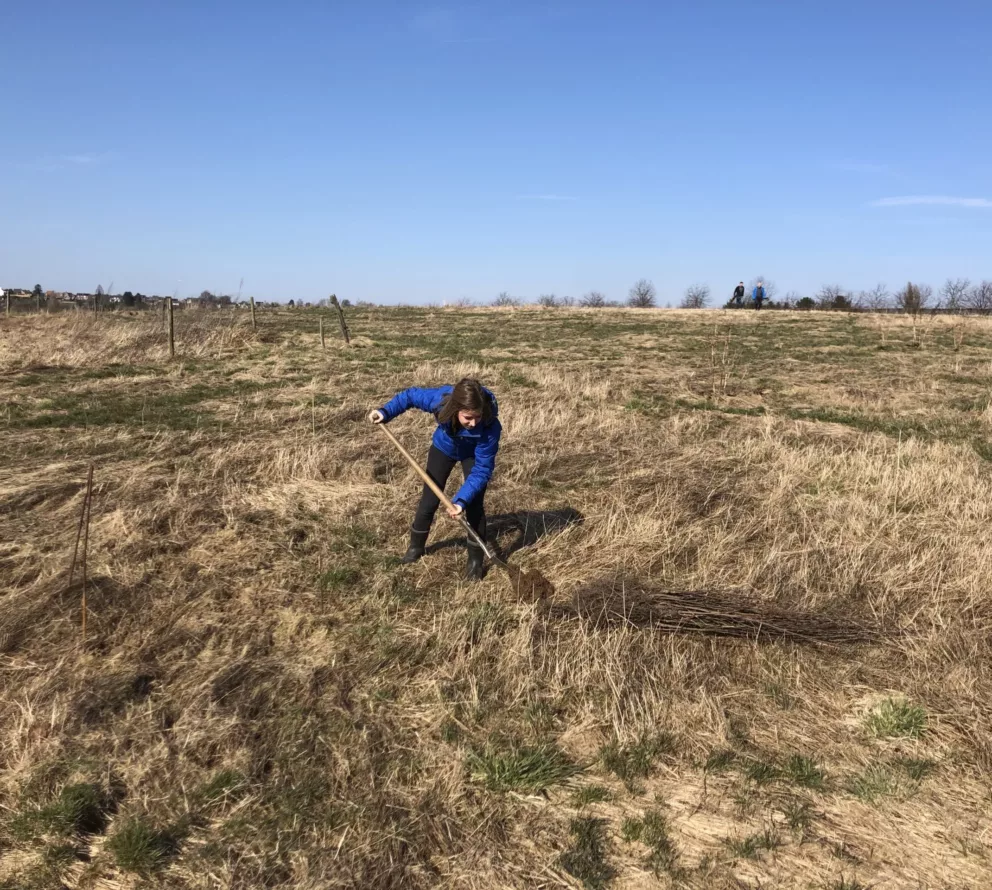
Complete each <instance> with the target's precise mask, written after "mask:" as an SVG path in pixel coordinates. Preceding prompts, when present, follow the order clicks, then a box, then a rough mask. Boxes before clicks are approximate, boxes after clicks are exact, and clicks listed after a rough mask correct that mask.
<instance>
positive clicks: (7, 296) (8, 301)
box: [4, 291, 10, 315]
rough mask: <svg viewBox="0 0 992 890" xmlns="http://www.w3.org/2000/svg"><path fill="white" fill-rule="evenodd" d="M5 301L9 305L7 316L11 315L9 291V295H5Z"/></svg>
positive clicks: (8, 292) (8, 293)
mask: <svg viewBox="0 0 992 890" xmlns="http://www.w3.org/2000/svg"><path fill="white" fill-rule="evenodd" d="M4 300H5V301H6V303H7V309H6V313H7V315H10V291H7V293H5V294H4Z"/></svg>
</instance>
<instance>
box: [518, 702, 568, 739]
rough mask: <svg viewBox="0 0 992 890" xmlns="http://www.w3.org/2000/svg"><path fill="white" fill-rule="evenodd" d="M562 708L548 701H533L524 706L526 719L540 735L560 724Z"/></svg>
mask: <svg viewBox="0 0 992 890" xmlns="http://www.w3.org/2000/svg"><path fill="white" fill-rule="evenodd" d="M560 713H561V712H560V710H559V709H558V708H556V707H555V706H554V705H553V704H551V703H550V702H547V701H533V702H530V704H528V705H527V706H526V707H525V708H524V720H526V721H527V725H528V726H530V728H531V729H532V730H533V731H534V732H536V733H537V734H538V735H543V734H545V733H548V732H551V731H552V730H553V729H554V728H555V726H556V725H557V724H558V718H559V715H560Z"/></svg>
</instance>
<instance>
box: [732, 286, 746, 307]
mask: <svg viewBox="0 0 992 890" xmlns="http://www.w3.org/2000/svg"><path fill="white" fill-rule="evenodd" d="M734 302H735V303H736V304H737V305H738V306H743V305H744V282H743V281H742V282H741V283H740V284H738V285H737V287H735V288H734Z"/></svg>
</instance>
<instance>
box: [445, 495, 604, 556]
mask: <svg viewBox="0 0 992 890" xmlns="http://www.w3.org/2000/svg"><path fill="white" fill-rule="evenodd" d="M584 519H585V517H584V516H583V515H582V514H581V513H580V512H579V511H578V510H574V509H572V508H571V507H562V508H560V509H558V510H518V511H517V512H516V513H500V514H499V515H498V516H488V517H486V543H487V544H492V545H493V546H494V547H495V548H496V555H497V556H498V557H499V558H500V559H502V560H504V561H505V560H506V559H508V558H509V557H510V556H512V555H513V554H514V553H516V552H517V551H518V550H522V549H523V548H524V547H531V546H533V545H534V544H536V543H537V542H538V541H540V540H541V538H544V537H546V536H547V535H558V534H561V533H562V532H564V531H565V530H566V529H569V528H571V527H572V526H573V525H581V524H582V522H583V520H584ZM464 546H465V537H464V535H459V536H458V537H455V538H446V539H445V540H443V541H438V542H437V543H435V544H431V545H430V546H429V547H428V548H427V551H426V552H427V553H429V554H430V553H437V552H438V551H439V550H446V549H448V548H449V547H464Z"/></svg>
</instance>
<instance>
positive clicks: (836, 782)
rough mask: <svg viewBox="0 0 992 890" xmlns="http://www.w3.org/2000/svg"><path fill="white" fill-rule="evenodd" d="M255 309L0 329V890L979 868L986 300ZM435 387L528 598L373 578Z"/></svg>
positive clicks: (397, 573)
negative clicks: (486, 483)
mask: <svg viewBox="0 0 992 890" xmlns="http://www.w3.org/2000/svg"><path fill="white" fill-rule="evenodd" d="M259 315H260V330H259V332H258V334H257V335H252V334H251V333H250V332H249V331H246V330H244V325H243V324H242V322H241V320H240V319H239V320H236V321H235V322H234V324H233V325H232V321H231V317H230V316H224V315H221V314H217V315H216V316H210V315H204V316H202V317H196V318H194V317H193V316H190V317H188V318H185V317H184V318H182V319H181V323H182V325H185V327H180V329H179V339H180V354H181V356H182V357H181V359H180V360H178V361H176V362H175V363H170V362H169V361H168V359H167V355H166V352H167V346H166V345H165V343H164V337H163V336H162V331H161V330H159V329H158V327H157V325H158V322H156V320H155V319H150V318H134V319H128V318H121V319H116V318H113V317H110V316H101V317H99V319H97V320H95V321H94V320H92V319H86V318H80V319H73V318H64V317H51V318H48V317H45V318H34V319H32V318H23V319H22V318H18V319H13V320H12V321H11V322H10V323H6V322H5V323H4V326H3V327H2V328H0V373H2V374H3V377H4V383H5V387H6V388H5V392H7V393H8V394H9V395H8V396H7V399H6V402H5V404H4V405H3V407H2V408H0V429H2V430H3V435H4V441H5V444H6V445H7V448H6V452H5V453H6V460H5V463H4V466H3V467H2V468H0V886H4V885H6V886H12V887H14V886H16V887H20V886H23V885H24V884H25V882H26V881H27V880H28V879H30V880H31V881H34V882H35V884H36V885H37V886H59V885H64V886H70V887H76V886H79V887H84V886H101V885H103V886H122V885H127V883H128V882H132V883H133V882H135V881H137V880H147V881H149V882H150V883H152V884H155V885H158V886H164V887H184V888H185V887H202V888H207V887H217V886H221V887H232V888H233V887H253V888H254V887H295V888H315V887H397V888H398V887H404V888H406V887H415V888H416V887H425V888H426V887H436V886H451V887H454V886H459V887H478V888H483V887H485V888H488V887H492V886H506V887H521V888H523V887H532V886H538V885H541V884H547V883H549V882H558V883H564V882H566V881H586V883H587V885H591V884H590V882H593V883H596V882H598V883H600V884H602V885H603V886H617V887H620V886H634V885H637V884H638V882H640V883H644V884H645V885H647V882H657V881H662V882H664V881H668V882H676V881H677V882H678V883H679V884H680V885H682V886H690V887H699V888H703V887H717V886H728V887H730V886H740V885H741V884H744V885H751V886H757V885H758V884H759V883H760V884H761V885H762V886H767V887H775V886H778V887H790V886H795V885H796V883H797V882H801V881H806V882H809V883H812V884H814V885H821V886H830V885H831V882H833V883H836V882H837V880H838V879H839V878H840V876H841V875H842V874H843V875H846V876H847V878H850V879H851V880H854V879H856V880H858V881H860V882H862V883H863V884H878V885H891V886H916V885H917V884H922V885H929V886H961V887H966V886H967V887H974V886H983V885H985V884H986V883H988V880H989V877H990V866H989V862H990V861H992V860H990V858H989V855H990V852H992V851H990V850H989V848H988V844H987V841H986V837H987V836H988V833H989V831H990V829H992V824H990V821H989V814H988V811H987V807H986V806H985V802H986V798H987V789H986V787H985V782H984V776H985V774H986V773H987V771H988V769H989V766H990V764H992V737H990V736H989V733H988V729H987V727H988V726H989V725H990V718H992V687H990V684H989V678H988V676H987V671H985V670H984V667H983V666H984V665H985V663H986V662H987V661H988V657H989V654H990V652H989V643H988V640H989V633H988V631H989V628H990V626H992V610H990V608H989V606H988V598H987V596H986V586H987V583H986V582H987V578H988V576H989V573H990V570H992V554H990V551H989V549H988V548H987V547H986V546H985V540H986V537H987V528H988V525H989V520H990V519H992V516H990V510H992V508H990V506H989V504H990V503H992V476H990V473H989V470H988V466H989V465H988V463H987V462H986V461H987V452H986V451H983V448H984V446H983V442H984V441H985V440H986V439H987V429H988V426H987V416H986V414H987V412H986V406H987V387H988V368H989V366H990V361H992V349H990V347H989V346H988V345H987V344H988V343H989V342H990V341H989V340H988V337H987V333H988V331H987V328H988V325H987V324H985V323H984V322H982V321H980V320H976V321H975V322H974V323H973V324H971V325H969V328H968V330H967V332H966V333H965V334H964V335H962V334H961V332H960V330H956V329H954V328H952V327H949V326H946V325H943V324H942V322H941V320H940V319H938V320H937V321H935V322H934V323H933V325H932V327H931V328H930V329H928V331H927V336H926V342H925V348H923V349H921V348H920V346H919V338H918V337H917V340H916V341H915V342H914V339H913V331H912V329H911V328H910V327H909V326H908V325H907V324H906V321H905V320H904V319H888V318H886V319H879V320H870V321H866V320H861V319H858V318H854V317H848V316H841V315H838V316H833V315H829V314H823V315H817V316H809V315H799V314H796V315H792V314H777V315H776V314H769V315H768V316H767V317H766V316H765V315H764V314H762V316H761V317H760V318H756V317H755V315H757V314H756V313H755V314H750V315H746V316H745V314H744V313H726V314H722V315H721V316H720V323H719V326H718V328H717V329H716V330H714V327H713V324H712V323H711V321H710V320H709V319H710V316H709V315H706V314H699V313H697V314H693V313H681V312H669V313H651V312H647V313H636V312H622V311H615V312H614V311H602V312H595V311H583V312H570V311H567V310H556V311H555V312H554V314H553V319H552V316H551V315H549V314H547V313H541V312H538V311H527V312H514V313H501V314H499V326H498V329H497V330H496V331H495V332H494V330H493V328H492V326H491V319H492V318H493V317H494V315H493V313H491V312H489V311H486V310H464V311H450V312H449V311H444V312H433V313H431V312H421V311H419V310H401V309H396V310H383V309H376V310H368V311H356V312H354V313H352V314H350V315H349V324H350V325H351V327H352V331H353V334H354V335H355V337H356V340H357V339H358V338H361V340H362V342H363V343H364V344H365V346H364V348H363V349H351V350H348V349H344V348H340V349H327V350H323V351H322V350H320V349H319V343H318V341H317V325H316V316H315V315H313V314H307V313H302V312H301V313H289V312H282V313H277V314H274V315H269V314H264V313H260V314H259ZM704 316H705V317H704ZM552 322H553V323H554V324H555V325H556V330H557V332H558V335H557V336H556V337H555V338H554V340H553V341H552V340H549V338H548V337H547V336H546V331H547V326H548V324H550V323H552ZM714 338H715V339H714ZM818 347H823V348H818ZM715 354H718V355H720V356H723V355H726V356H728V357H732V359H733V361H730V360H729V359H728V361H726V362H723V361H720V362H719V363H717V364H718V365H719V366H718V367H717V366H715V365H714V359H713V356H714V355H715ZM952 355H953V358H952V357H951V356H952ZM467 373H471V374H475V375H477V376H480V377H482V379H483V380H485V381H486V382H487V383H489V384H490V385H492V386H493V388H494V389H495V390H496V392H497V393H498V395H499V397H500V404H501V414H502V417H503V421H504V426H505V429H506V434H505V440H504V443H503V446H502V447H501V451H500V457H499V462H498V467H499V469H498V473H497V477H496V480H495V482H494V484H493V486H492V488H491V491H490V493H489V495H488V497H487V506H488V510H489V513H490V522H489V527H490V532H491V535H492V537H493V543H494V544H495V545H496V546H497V549H498V550H499V551H500V553H501V554H503V555H507V556H509V557H510V560H511V563H512V564H513V565H515V566H519V568H520V569H521V570H522V571H525V572H535V571H539V572H541V573H543V574H544V575H546V576H547V577H548V578H549V579H550V580H552V581H553V582H554V584H555V586H556V587H557V591H558V592H557V595H556V599H555V603H557V605H556V606H554V607H553V608H552V609H551V610H548V609H545V608H542V607H540V605H539V604H535V603H528V602H522V601H519V600H518V597H517V596H516V595H515V592H514V590H513V588H512V585H511V584H510V583H508V580H507V578H506V577H505V575H504V574H503V573H499V572H490V573H489V574H488V576H487V578H486V580H485V581H484V582H482V583H481V584H478V585H466V584H464V583H462V582H461V581H460V580H459V575H460V570H461V568H462V560H463V551H462V550H461V535H459V534H458V533H457V530H456V528H455V527H454V526H452V525H449V524H447V522H446V521H445V520H444V519H443V518H439V519H438V524H437V526H436V528H435V531H434V534H433V535H432V541H431V552H430V554H429V555H428V556H427V558H426V559H424V560H422V561H421V562H420V563H418V564H417V565H415V566H412V567H399V566H398V565H397V564H396V563H397V560H396V558H395V557H396V555H397V554H398V553H399V552H401V550H402V548H403V545H404V536H405V534H406V530H407V527H408V523H409V515H410V512H411V511H412V509H413V505H414V502H415V500H416V496H417V492H418V489H419V483H418V480H417V479H416V478H415V476H414V474H413V473H412V471H411V470H409V469H408V468H407V467H406V466H404V465H403V464H402V463H401V462H400V461H398V460H397V457H396V455H394V454H393V453H391V450H390V448H389V446H388V443H383V442H380V441H379V440H378V438H377V437H375V436H373V435H372V433H371V431H370V430H369V429H368V428H367V427H366V426H365V425H364V424H363V421H362V418H363V416H364V414H365V411H366V410H367V408H368V407H369V406H371V405H375V404H380V403H381V402H382V401H383V400H384V399H385V398H387V397H388V396H390V395H391V394H392V393H393V392H395V391H396V390H397V389H399V388H400V387H402V386H404V385H408V384H413V383H419V384H424V385H427V384H433V383H437V382H442V381H447V380H451V379H455V378H457V377H459V376H463V375H464V374H467ZM714 375H716V376H714ZM714 380H717V384H716V385H714ZM935 382H936V383H937V384H939V385H936V384H935ZM931 384H934V385H931ZM983 399H984V400H983ZM393 430H394V431H395V432H396V434H397V436H398V437H399V438H400V440H401V441H402V442H403V444H404V445H405V447H407V448H408V449H411V450H412V452H413V453H414V454H415V455H418V456H421V455H423V454H424V453H425V452H426V448H427V442H428V439H429V434H430V422H429V420H428V419H426V418H423V417H417V416H408V417H404V418H403V419H402V420H401V421H399V422H397V423H396V424H395V425H394V426H393ZM91 461H92V462H94V463H95V466H96V470H95V476H94V492H93V506H92V522H91V528H90V539H89V553H88V563H87V565H88V588H87V591H86V596H87V604H88V611H89V619H88V626H87V637H86V640H85V643H84V642H83V641H82V639H81V637H80V628H79V616H80V603H81V597H82V593H83V591H82V589H81V584H80V582H79V581H78V580H76V581H74V583H73V585H72V587H71V588H70V587H69V585H68V570H69V565H70V561H71V551H72V544H73V540H74V534H75V528H76V523H77V522H78V517H79V511H80V507H81V501H82V498H83V496H84V490H83V485H84V481H85V476H86V468H87V467H88V466H89V463H90V462H91ZM604 578H605V579H611V580H610V581H609V582H605V583H604V582H603V580H602V579H604ZM612 579H622V582H621V581H614V580H612ZM675 591H689V593H687V594H679V595H677V596H676V595H675V594H674V592H675ZM711 591H712V592H717V591H723V592H727V591H747V594H746V596H745V595H743V594H736V595H733V596H728V595H727V594H726V593H724V594H722V595H721V596H720V597H717V596H715V595H714V594H711V593H710V592H711ZM659 628H662V629H664V630H665V631H667V632H664V633H659V632H657V630H658V629H659ZM881 628H884V629H885V631H884V633H883V632H876V629H881ZM810 639H814V640H818V641H821V642H822V641H827V642H831V643H832V645H826V646H824V645H815V646H810V645H807V643H808V641H809V640H810ZM80 789H88V790H86V791H81V790H80ZM94 801H95V802H97V804H98V806H97V808H96V809H94V808H93V807H92V806H90V805H91V804H92V803H93V802H94ZM93 813H99V819H96V818H94V819H90V818H89V816H91V815H93ZM87 814H89V815H87ZM625 826H626V828H625ZM625 835H626V837H625ZM766 841H767V843H766ZM773 841H774V843H772V842H773ZM773 847H774V849H773ZM25 875H28V876H29V878H25V877H24V876H25ZM141 875H145V876H146V878H141V877H140V876H141ZM136 876H137V877H136ZM569 876H570V877H569ZM847 878H845V880H846V879H847Z"/></svg>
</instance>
